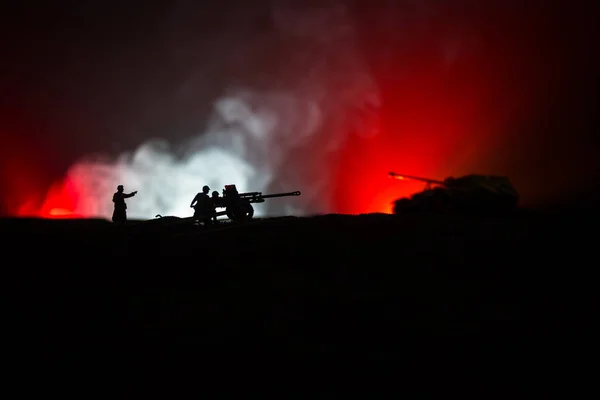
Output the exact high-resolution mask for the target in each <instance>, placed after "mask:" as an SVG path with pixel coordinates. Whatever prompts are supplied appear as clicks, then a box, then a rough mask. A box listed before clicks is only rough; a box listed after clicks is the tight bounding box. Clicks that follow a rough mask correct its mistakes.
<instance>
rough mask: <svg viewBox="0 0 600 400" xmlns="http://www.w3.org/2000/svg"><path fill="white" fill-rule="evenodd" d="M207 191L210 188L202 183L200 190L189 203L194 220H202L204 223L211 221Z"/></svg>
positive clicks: (209, 200)
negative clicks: (192, 210)
mask: <svg viewBox="0 0 600 400" xmlns="http://www.w3.org/2000/svg"><path fill="white" fill-rule="evenodd" d="M208 192H210V188H209V187H208V186H207V185H204V187H203V188H202V192H200V193H198V194H197V195H196V197H194V200H192V203H191V204H190V207H191V208H193V209H194V221H203V222H204V223H205V224H206V223H210V222H211V221H210V214H211V199H210V197H209V196H208Z"/></svg>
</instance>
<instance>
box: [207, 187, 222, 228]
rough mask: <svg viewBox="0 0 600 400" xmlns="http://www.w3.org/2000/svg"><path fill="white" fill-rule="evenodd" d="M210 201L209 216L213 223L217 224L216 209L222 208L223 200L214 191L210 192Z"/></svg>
mask: <svg viewBox="0 0 600 400" xmlns="http://www.w3.org/2000/svg"><path fill="white" fill-rule="evenodd" d="M210 200H211V216H212V219H213V223H215V224H216V223H217V207H222V206H223V205H222V202H223V199H222V198H221V197H220V196H219V192H217V191H216V190H215V191H214V192H212V197H211V198H210Z"/></svg>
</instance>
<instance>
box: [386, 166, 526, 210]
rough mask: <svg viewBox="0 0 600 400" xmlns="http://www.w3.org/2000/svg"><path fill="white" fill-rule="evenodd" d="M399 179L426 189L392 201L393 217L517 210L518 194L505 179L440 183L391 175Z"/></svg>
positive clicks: (483, 177)
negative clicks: (419, 183) (421, 213)
mask: <svg viewBox="0 0 600 400" xmlns="http://www.w3.org/2000/svg"><path fill="white" fill-rule="evenodd" d="M389 176H390V177H391V178H394V179H399V180H409V179H412V180H417V181H422V182H425V184H426V186H425V189H424V190H423V191H421V192H418V193H415V194H413V195H412V196H410V197H405V198H401V199H398V200H395V201H394V202H393V203H392V204H393V206H394V207H393V208H394V214H406V213H412V212H436V213H460V214H503V213H510V212H512V211H514V210H515V209H516V208H517V205H518V202H519V194H518V192H517V191H516V190H515V188H514V186H513V185H512V183H511V182H510V180H509V179H508V178H507V177H504V176H489V175H465V176H461V177H458V178H454V177H448V178H446V179H444V180H443V181H439V180H434V179H427V178H421V177H418V176H411V175H402V174H397V173H395V172H390V173H389Z"/></svg>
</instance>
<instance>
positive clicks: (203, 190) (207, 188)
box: [202, 185, 210, 194]
mask: <svg viewBox="0 0 600 400" xmlns="http://www.w3.org/2000/svg"><path fill="white" fill-rule="evenodd" d="M202 192H204V193H206V194H208V192H210V188H209V187H208V186H207V185H204V187H203V188H202Z"/></svg>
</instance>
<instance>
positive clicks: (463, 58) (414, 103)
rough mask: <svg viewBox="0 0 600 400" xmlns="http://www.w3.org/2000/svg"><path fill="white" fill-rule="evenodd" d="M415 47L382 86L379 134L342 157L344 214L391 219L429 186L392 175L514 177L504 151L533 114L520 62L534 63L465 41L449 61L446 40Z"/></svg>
mask: <svg viewBox="0 0 600 400" xmlns="http://www.w3.org/2000/svg"><path fill="white" fill-rule="evenodd" d="M440 23H442V24H443V21H441V22H440ZM416 42H419V43H415V47H414V48H413V49H415V50H413V51H412V52H409V53H406V54H404V55H405V57H406V61H405V62H404V63H403V65H402V67H403V68H402V69H401V70H398V71H394V72H392V73H390V76H387V77H382V79H381V80H380V82H381V90H382V93H383V95H382V100H383V108H382V110H381V118H382V122H381V124H380V125H381V127H382V129H381V131H380V133H379V134H378V135H377V136H375V137H371V138H359V137H352V138H351V139H349V140H348V141H347V143H346V145H345V148H344V150H343V152H342V153H341V156H340V163H339V166H338V170H337V171H336V173H335V179H336V182H338V184H339V190H338V192H337V193H336V194H335V199H334V200H335V208H336V210H337V211H338V212H342V213H352V214H356V213H368V212H390V211H391V208H392V206H391V202H392V201H394V200H395V199H398V198H401V197H407V196H410V195H411V194H414V193H416V192H418V191H421V190H423V189H424V187H425V183H424V182H420V181H415V180H413V179H403V180H401V181H399V180H398V179H390V177H389V172H390V171H394V172H396V173H398V174H407V175H412V176H419V177H423V178H428V179H432V180H444V179H445V178H447V177H449V176H455V177H457V176H461V175H467V174H470V173H481V174H486V173H492V174H498V175H502V174H505V173H506V172H507V171H505V170H502V169H501V168H500V167H501V166H503V165H508V164H509V163H510V161H508V157H507V156H506V154H507V153H508V152H507V151H503V152H502V154H501V152H500V150H501V147H502V146H503V145H505V144H506V143H507V139H509V138H510V136H509V135H510V134H511V131H512V128H513V127H514V126H515V125H516V124H518V123H519V118H520V116H521V115H522V114H520V113H521V112H529V111H531V110H530V109H529V110H528V106H529V105H530V104H531V94H532V93H533V91H535V90H537V89H538V86H536V85H539V81H528V78H529V77H526V76H520V75H519V74H520V73H521V71H520V70H519V67H518V66H519V64H518V63H530V62H532V57H533V56H531V55H528V58H525V57H519V56H520V51H522V48H519V47H518V45H515V44H514V43H509V44H504V45H503V46H499V45H498V46H496V47H494V48H493V50H490V49H487V48H486V47H485V46H479V45H478V42H477V41H476V40H475V41H471V42H469V41H468V40H466V41H464V45H463V46H462V48H461V49H460V53H458V55H457V56H456V57H455V59H454V60H452V61H448V60H445V59H444V57H443V56H442V55H441V54H438V53H441V52H440V48H439V38H432V37H422V38H420V39H418V40H417V41H416ZM498 44H502V43H498ZM399 62H401V61H399ZM523 65H527V64H523ZM501 157H502V158H501Z"/></svg>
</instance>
